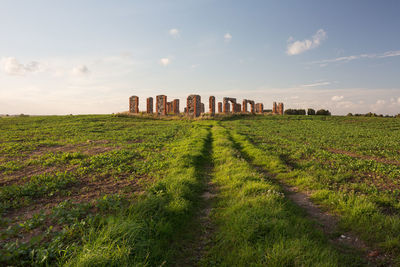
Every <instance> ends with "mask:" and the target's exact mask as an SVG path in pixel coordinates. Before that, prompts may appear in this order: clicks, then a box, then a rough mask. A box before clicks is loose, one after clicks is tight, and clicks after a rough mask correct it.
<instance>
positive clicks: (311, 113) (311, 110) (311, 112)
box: [307, 108, 315, 115]
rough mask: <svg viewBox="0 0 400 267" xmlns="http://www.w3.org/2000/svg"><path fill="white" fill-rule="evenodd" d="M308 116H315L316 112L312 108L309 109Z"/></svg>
mask: <svg viewBox="0 0 400 267" xmlns="http://www.w3.org/2000/svg"><path fill="white" fill-rule="evenodd" d="M307 115H315V110H314V109H312V108H309V109H307Z"/></svg>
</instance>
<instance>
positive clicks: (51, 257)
mask: <svg viewBox="0 0 400 267" xmlns="http://www.w3.org/2000/svg"><path fill="white" fill-rule="evenodd" d="M397 129H400V121H399V120H398V119H393V118H361V117H360V118H358V117H352V118H348V117H323V116H317V117H312V116H230V117H227V116H218V117H216V118H211V117H204V118H203V119H198V120H187V119H182V118H179V117H174V118H171V119H166V120H163V119H154V118H149V117H147V116H144V115H143V116H124V115H121V116H109V115H95V116H47V117H46V116H43V117H9V118H1V119H0V131H1V133H2V134H1V135H0V213H1V217H0V264H1V265H12V266H64V265H65V266H106V265H111V266H173V265H174V264H177V263H179V262H185V261H184V260H183V261H182V260H179V257H182V256H185V253H181V251H180V250H182V244H183V243H182V242H185V240H184V238H191V237H195V236H197V235H201V234H202V233H198V234H197V233H196V234H188V232H190V231H191V229H190V227H192V226H193V225H196V220H198V219H197V218H198V216H197V214H199V212H200V211H201V209H202V208H204V205H202V203H203V202H202V201H203V200H202V199H201V195H202V193H203V192H204V190H205V186H206V185H205V179H211V181H212V182H213V183H214V185H215V186H216V187H217V188H218V190H217V195H216V198H215V200H213V209H212V212H211V215H210V216H211V217H210V218H211V223H212V224H213V225H214V227H213V228H214V229H215V230H214V231H213V232H212V233H210V234H209V235H210V236H211V241H212V242H210V243H208V244H209V246H208V247H205V248H203V249H204V251H202V252H201V253H200V254H201V255H205V256H204V257H203V258H202V259H201V261H200V262H199V264H200V265H204V266H245V265H250V266H360V265H361V266H362V265H366V264H367V263H366V260H365V259H362V258H360V255H361V254H362V253H361V252H360V251H356V250H354V249H351V248H345V249H343V248H342V247H338V246H337V245H334V244H332V242H331V241H330V238H332V237H331V236H327V235H326V234H324V233H323V232H322V231H321V230H319V228H318V225H317V224H316V223H315V222H314V221H312V220H310V219H309V218H308V216H307V214H306V212H305V211H304V210H302V209H301V208H300V207H298V206H296V205H295V204H294V203H293V202H291V201H290V200H289V199H288V198H287V197H286V196H285V194H284V191H283V189H282V188H281V186H280V185H279V184H277V183H276V181H279V182H280V183H286V184H290V185H293V186H296V187H297V188H298V189H299V190H300V191H307V192H310V194H311V198H312V200H313V201H314V202H315V203H318V204H319V205H321V207H322V208H323V209H325V210H328V211H330V212H331V213H334V214H336V215H337V216H338V218H339V230H341V231H351V232H353V233H355V234H356V235H357V236H358V237H360V238H361V239H363V240H364V241H366V242H367V243H368V244H369V245H370V246H371V247H373V248H376V249H378V250H379V251H380V253H382V254H385V255H389V258H393V260H392V263H393V264H398V263H399V262H400V256H399V255H400V217H399V215H398V214H399V212H400V200H399V199H400V198H399V196H400V183H399V180H398V178H399V175H400V166H399V162H398V153H399V151H400V146H399V144H398V138H399V137H400V136H399V132H398V131H397ZM210 166H212V168H213V169H212V170H210ZM267 173H268V175H267ZM203 204H204V203H203ZM194 229H198V227H197V228H196V227H195V228H194ZM193 231H194V230H193ZM199 239H200V240H201V238H199ZM186 241H188V242H186V243H185V244H189V245H190V244H192V243H191V242H190V240H186ZM199 247H202V246H199ZM189 251H190V250H189ZM192 251H195V249H194V250H192ZM384 263H386V264H389V263H390V261H387V262H384Z"/></svg>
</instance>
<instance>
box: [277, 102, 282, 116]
mask: <svg viewBox="0 0 400 267" xmlns="http://www.w3.org/2000/svg"><path fill="white" fill-rule="evenodd" d="M278 113H279V115H283V103H279V104H278Z"/></svg>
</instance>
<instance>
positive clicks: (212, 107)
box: [208, 96, 215, 116]
mask: <svg viewBox="0 0 400 267" xmlns="http://www.w3.org/2000/svg"><path fill="white" fill-rule="evenodd" d="M208 105H209V109H210V114H211V116H214V114H215V96H210V99H209V102H208Z"/></svg>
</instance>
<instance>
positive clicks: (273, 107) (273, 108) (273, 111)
mask: <svg viewBox="0 0 400 267" xmlns="http://www.w3.org/2000/svg"><path fill="white" fill-rule="evenodd" d="M277 113H278V110H277V106H276V102H274V103H273V104H272V114H277Z"/></svg>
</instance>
